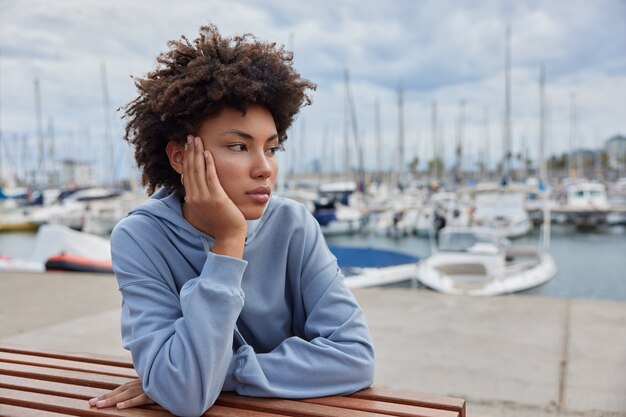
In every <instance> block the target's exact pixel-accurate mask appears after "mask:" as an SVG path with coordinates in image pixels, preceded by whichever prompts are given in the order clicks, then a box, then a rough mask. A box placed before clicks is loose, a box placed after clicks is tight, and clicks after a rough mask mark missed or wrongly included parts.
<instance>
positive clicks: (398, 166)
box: [395, 82, 404, 185]
mask: <svg viewBox="0 0 626 417" xmlns="http://www.w3.org/2000/svg"><path fill="white" fill-rule="evenodd" d="M403 159H404V90H403V87H402V82H400V84H398V158H397V163H396V171H397V173H398V178H397V179H396V184H395V185H397V183H398V181H400V178H401V177H402V173H403V172H404V162H403Z"/></svg>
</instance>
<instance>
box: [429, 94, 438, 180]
mask: <svg viewBox="0 0 626 417" xmlns="http://www.w3.org/2000/svg"><path fill="white" fill-rule="evenodd" d="M437 123H438V122H437V101H436V100H433V104H432V107H431V120H430V130H431V134H432V136H433V163H432V172H431V173H430V175H431V176H432V177H433V178H434V179H436V180H439V168H438V162H437V159H438V157H439V155H438V154H439V153H438V152H437V143H438V140H437V139H438V138H437Z"/></svg>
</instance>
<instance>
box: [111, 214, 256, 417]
mask: <svg viewBox="0 0 626 417" xmlns="http://www.w3.org/2000/svg"><path fill="white" fill-rule="evenodd" d="M128 226H129V225H127V224H123V223H122V224H120V225H118V227H117V228H116V229H115V230H114V232H113V234H112V235H111V253H112V259H113V268H114V271H115V275H116V277H117V279H118V282H119V285H120V291H121V293H122V296H123V303H122V339H123V343H124V347H125V348H127V349H130V351H131V354H132V358H133V364H134V366H135V369H136V370H137V373H138V374H139V376H140V378H141V380H142V384H143V389H144V391H145V393H146V394H148V396H149V397H150V398H152V399H153V400H154V401H156V402H157V403H158V404H160V405H161V406H163V407H164V408H166V409H167V410H169V411H170V412H172V413H174V414H176V415H181V416H191V415H200V414H202V413H203V412H204V411H205V410H207V409H208V408H209V407H210V406H211V405H212V404H213V403H214V402H215V400H216V399H217V397H218V395H219V393H220V391H221V389H222V385H223V383H224V379H225V377H226V374H227V371H228V368H229V364H230V363H231V360H232V355H233V349H232V346H233V345H232V344H233V339H232V336H231V335H232V334H233V329H234V327H235V321H236V320H237V317H238V316H239V313H240V311H241V309H242V307H243V301H244V300H243V292H242V290H241V279H242V276H243V273H244V270H245V268H246V265H247V262H246V261H243V260H240V259H236V258H231V257H227V256H221V255H217V254H213V253H210V252H209V253H207V255H206V261H205V263H204V266H203V269H202V271H201V273H200V275H199V276H197V277H193V278H191V279H190V280H189V281H187V282H186V283H185V284H184V285H183V287H182V288H181V290H180V294H179V293H178V292H177V291H176V288H175V286H174V285H173V280H171V279H170V278H171V277H170V275H171V272H170V270H169V267H168V265H167V264H166V263H165V261H164V259H163V255H162V254H161V252H160V251H161V250H163V249H160V250H159V249H158V248H156V246H155V245H154V244H150V243H149V242H151V240H149V239H152V241H154V236H144V238H145V239H148V240H144V239H136V238H135V237H134V236H136V235H137V233H132V232H133V231H135V230H133V228H132V227H128ZM141 231H143V229H141V230H140V231H139V232H141ZM140 236H141V234H140Z"/></svg>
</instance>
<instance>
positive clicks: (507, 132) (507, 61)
mask: <svg viewBox="0 0 626 417" xmlns="http://www.w3.org/2000/svg"><path fill="white" fill-rule="evenodd" d="M504 67H505V71H504V138H503V140H504V164H503V171H504V172H503V174H504V179H505V180H506V181H507V182H508V180H509V176H510V170H511V167H510V164H511V25H510V24H507V25H506V47H505V58H504Z"/></svg>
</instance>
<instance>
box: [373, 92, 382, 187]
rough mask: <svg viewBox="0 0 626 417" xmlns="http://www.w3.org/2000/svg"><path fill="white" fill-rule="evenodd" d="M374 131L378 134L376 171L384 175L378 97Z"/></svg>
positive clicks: (375, 107)
mask: <svg viewBox="0 0 626 417" xmlns="http://www.w3.org/2000/svg"><path fill="white" fill-rule="evenodd" d="M374 132H375V134H376V171H377V172H378V175H380V176H381V177H382V173H383V162H382V149H381V147H382V138H381V134H380V100H378V99H376V101H375V102H374Z"/></svg>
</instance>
